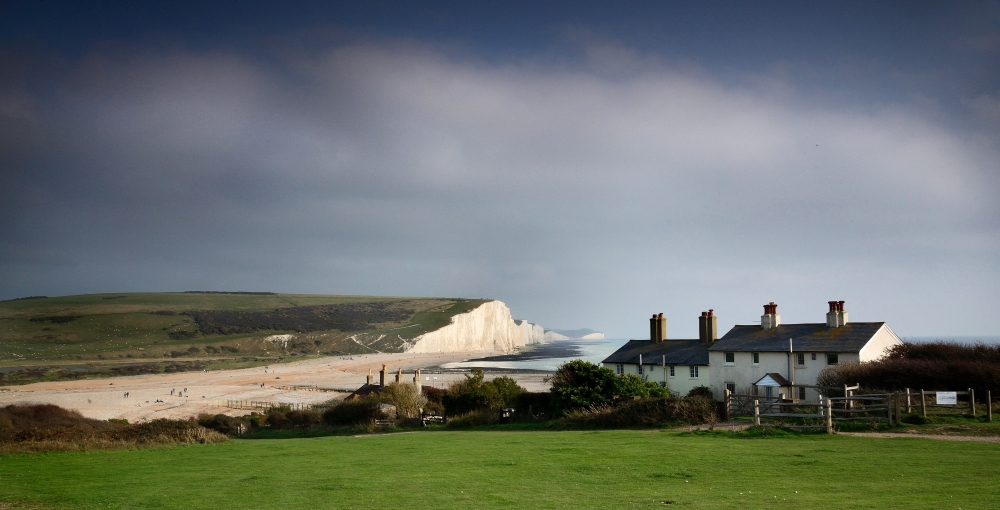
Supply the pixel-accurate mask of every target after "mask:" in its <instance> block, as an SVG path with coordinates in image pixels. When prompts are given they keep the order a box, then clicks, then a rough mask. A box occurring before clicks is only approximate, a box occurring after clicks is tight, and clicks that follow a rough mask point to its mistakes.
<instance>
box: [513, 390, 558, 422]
mask: <svg viewBox="0 0 1000 510" xmlns="http://www.w3.org/2000/svg"><path fill="white" fill-rule="evenodd" d="M513 407H514V409H517V412H518V414H520V415H523V416H527V413H528V411H529V410H530V411H531V412H532V413H533V414H535V415H549V416H551V414H552V394H551V393H549V392H545V393H531V392H527V391H526V392H524V393H519V394H518V395H517V397H515V399H514V405H513Z"/></svg>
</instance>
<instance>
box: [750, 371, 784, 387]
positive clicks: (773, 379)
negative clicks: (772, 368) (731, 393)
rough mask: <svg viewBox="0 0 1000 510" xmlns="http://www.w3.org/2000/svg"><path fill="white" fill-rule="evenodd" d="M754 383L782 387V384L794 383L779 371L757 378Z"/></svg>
mask: <svg viewBox="0 0 1000 510" xmlns="http://www.w3.org/2000/svg"><path fill="white" fill-rule="evenodd" d="M754 385H755V386H775V387H780V386H791V385H792V383H790V382H788V379H785V378H784V377H783V376H782V375H781V374H779V373H777V372H770V373H767V374H765V375H764V377H761V378H760V379H757V382H755V383H754Z"/></svg>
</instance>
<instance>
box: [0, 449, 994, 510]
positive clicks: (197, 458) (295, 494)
mask: <svg viewBox="0 0 1000 510" xmlns="http://www.w3.org/2000/svg"><path fill="white" fill-rule="evenodd" d="M998 454H1000V444H992V443H963V442H950V441H934V440H926V439H880V438H873V439H869V438H855V437H845V436H826V435H786V436H784V437H770V438H739V437H735V436H732V435H729V434H728V433H709V432H703V433H697V432H696V433H681V432H674V431H595V432H579V431H569V432H537V431H535V432H499V431H470V432H445V431H436V432H416V433H407V434H390V435H380V436H363V437H350V436H340V437H322V438H311V439H283V440H236V441H233V442H231V443H227V444H218V445H195V446H185V447H173V448H163V449H149V450H119V451H92V452H69V453H66V452H62V453H46V454H6V455H0V501H6V502H9V503H15V504H18V505H29V506H30V505H41V506H43V507H55V508H98V507H100V508H247V507H259V508H306V507H319V508H378V507H381V508H475V507H481V508H494V507H507V508H569V507H582V508H619V507H625V508H633V507H636V508H662V507H663V506H665V505H664V502H669V506H671V507H686V508H796V509H799V508H879V509H882V508H956V509H957V508H963V509H969V508H996V507H997V505H998V503H997V502H998V501H1000V486H998V484H997V480H998V479H1000V465H998V463H996V462H995V460H994V459H995V458H996V457H997V455H998ZM0 506H2V505H0Z"/></svg>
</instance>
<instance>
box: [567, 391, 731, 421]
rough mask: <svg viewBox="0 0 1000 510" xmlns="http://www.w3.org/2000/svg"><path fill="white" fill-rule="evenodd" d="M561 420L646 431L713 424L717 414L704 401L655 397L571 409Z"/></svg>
mask: <svg viewBox="0 0 1000 510" xmlns="http://www.w3.org/2000/svg"><path fill="white" fill-rule="evenodd" d="M564 420H566V421H567V422H569V423H576V424H581V425H594V426H599V427H637V426H646V427H648V426H660V425H670V424H679V423H684V424H688V425H698V424H702V423H715V422H716V421H717V420H718V414H717V406H716V404H715V402H713V401H712V400H711V399H707V398H704V397H700V396H696V397H683V398H680V397H657V398H645V399H639V400H631V401H626V402H624V403H622V404H620V405H618V406H612V405H610V404H601V405H595V406H590V407H588V408H583V409H575V410H571V411H569V412H567V413H566V416H565V418H564Z"/></svg>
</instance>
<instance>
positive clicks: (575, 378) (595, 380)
mask: <svg viewBox="0 0 1000 510" xmlns="http://www.w3.org/2000/svg"><path fill="white" fill-rule="evenodd" d="M616 379H617V376H615V373H614V372H612V371H611V369H610V368H605V367H601V366H598V365H595V364H593V363H590V362H587V361H583V360H573V361H567V362H566V363H563V364H562V365H560V366H559V368H558V369H557V370H556V374H555V375H554V376H553V377H552V390H551V392H552V403H553V405H554V407H555V408H556V409H560V410H570V409H580V408H586V407H590V406H595V405H596V406H600V405H602V404H606V403H608V402H610V401H611V398H612V396H613V395H615V391H617V380H616Z"/></svg>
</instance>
